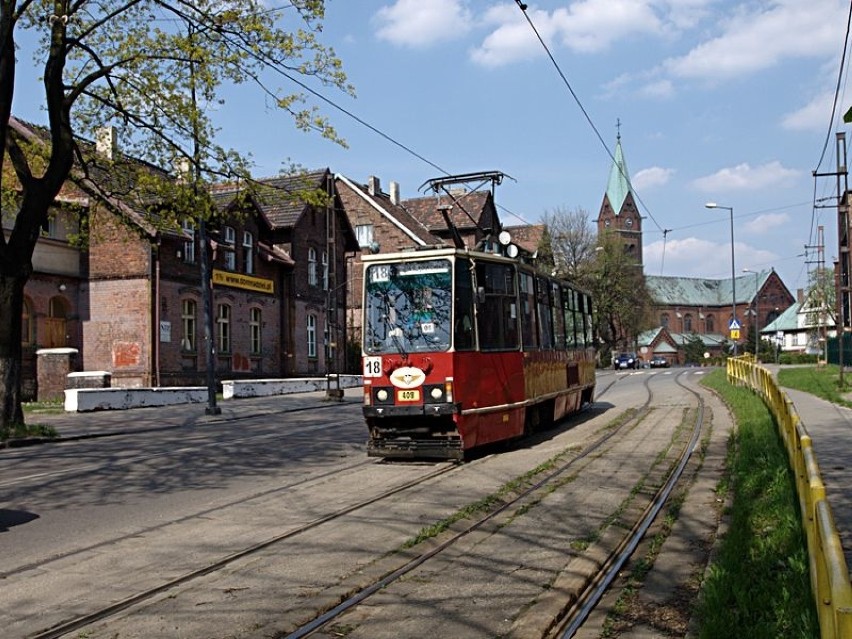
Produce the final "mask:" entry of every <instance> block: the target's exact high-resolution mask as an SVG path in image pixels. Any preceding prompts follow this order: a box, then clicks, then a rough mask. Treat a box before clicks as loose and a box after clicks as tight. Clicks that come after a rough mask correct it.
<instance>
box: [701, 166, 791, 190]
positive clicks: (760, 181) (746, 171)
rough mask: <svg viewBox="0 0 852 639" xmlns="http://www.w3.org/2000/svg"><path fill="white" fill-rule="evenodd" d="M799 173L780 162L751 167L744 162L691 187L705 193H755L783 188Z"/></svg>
mask: <svg viewBox="0 0 852 639" xmlns="http://www.w3.org/2000/svg"><path fill="white" fill-rule="evenodd" d="M799 175H800V172H799V171H797V170H795V169H786V168H784V167H783V166H782V165H781V163H780V162H778V161H775V162H769V163H768V164H764V165H762V166H756V167H752V166H751V165H749V164H748V163H746V162H744V163H742V164H738V165H737V166H734V167H729V168H724V169H720V170H719V171H717V172H716V173H714V174H712V175H708V176H705V177H702V178H698V179H697V180H694V181H693V185H694V186H695V187H696V188H697V189H698V190H700V191H704V192H705V193H712V192H718V193H724V192H726V191H734V190H737V191H756V190H759V189H762V188H765V187H768V186H779V185H781V186H783V185H784V183H785V182H792V181H793V180H795V179H796V178H798V177H799Z"/></svg>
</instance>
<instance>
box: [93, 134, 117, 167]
mask: <svg viewBox="0 0 852 639" xmlns="http://www.w3.org/2000/svg"><path fill="white" fill-rule="evenodd" d="M95 150H96V151H97V152H98V155H100V156H101V157H105V158H106V159H107V160H114V159H115V156H116V155H117V153H118V134H117V133H116V131H115V127H114V126H104V127H100V128H98V130H97V131H96V132H95Z"/></svg>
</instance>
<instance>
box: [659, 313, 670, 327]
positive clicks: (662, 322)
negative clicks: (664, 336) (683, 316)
mask: <svg viewBox="0 0 852 639" xmlns="http://www.w3.org/2000/svg"><path fill="white" fill-rule="evenodd" d="M668 325H669V314H668V313H663V314H662V315H660V326H664V327H666V328H668Z"/></svg>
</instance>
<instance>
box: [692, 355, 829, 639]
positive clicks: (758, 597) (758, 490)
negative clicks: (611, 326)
mask: <svg viewBox="0 0 852 639" xmlns="http://www.w3.org/2000/svg"><path fill="white" fill-rule="evenodd" d="M704 383H705V384H706V385H707V386H709V387H710V388H713V389H714V390H716V391H717V392H718V393H719V394H720V395H721V396H722V397H723V398H724V399H725V401H726V402H727V403H728V405H729V406H730V407H731V409H732V411H733V413H734V416H735V419H736V423H737V429H736V431H735V432H734V433H733V434H732V435H731V438H730V440H729V450H728V472H729V474H730V476H729V477H728V479H727V486H728V489H729V490H730V491H731V492H732V494H731V498H732V499H731V502H732V506H731V509H730V512H729V513H728V516H729V521H730V525H729V528H728V531H727V533H726V534H725V536H724V537H723V538H722V539H721V540H720V542H719V548H718V555H717V557H716V558H715V560H714V562H713V564H712V565H711V566H710V569H709V571H708V574H707V576H706V579H705V581H704V583H703V585H702V594H701V599H700V602H699V606H698V611H697V612H698V618H699V625H700V630H699V633H698V637H700V638H701V639H729V638H730V637H748V638H749V639H777V638H778V637H784V638H785V639H797V638H801V639H804V638H808V639H813V638H815V637H818V636H819V626H818V622H817V616H816V611H815V609H814V600H813V596H812V594H811V588H810V581H809V572H808V556H807V546H806V541H805V535H804V530H803V528H802V523H801V519H800V515H799V508H798V500H797V498H796V492H795V485H794V482H793V478H792V475H791V472H790V469H789V467H788V465H787V455H786V452H785V451H784V448H783V444H782V442H781V439H780V437H779V435H778V431H777V428H776V426H775V424H774V421H773V419H772V416H771V414H770V413H769V410H768V409H767V408H766V407H765V405H764V404H763V402H762V401H761V400H760V399H759V398H758V397H757V396H756V395H754V394H753V393H752V392H751V391H750V390H748V389H745V388H736V387H733V386H731V385H730V384H728V382H727V379H726V376H725V371H724V370H717V371H714V372H713V373H711V374H710V375H708V376H707V377H706V378H705V381H704Z"/></svg>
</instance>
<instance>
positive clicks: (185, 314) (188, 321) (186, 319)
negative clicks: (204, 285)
mask: <svg viewBox="0 0 852 639" xmlns="http://www.w3.org/2000/svg"><path fill="white" fill-rule="evenodd" d="M190 307H191V309H190ZM180 323H181V329H182V330H183V334H182V337H181V340H180V348H181V350H182V351H185V352H188V353H194V352H195V348H196V335H197V327H198V303H197V302H196V301H195V300H194V299H192V298H190V297H187V298H184V299H183V300H181V303H180Z"/></svg>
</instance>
